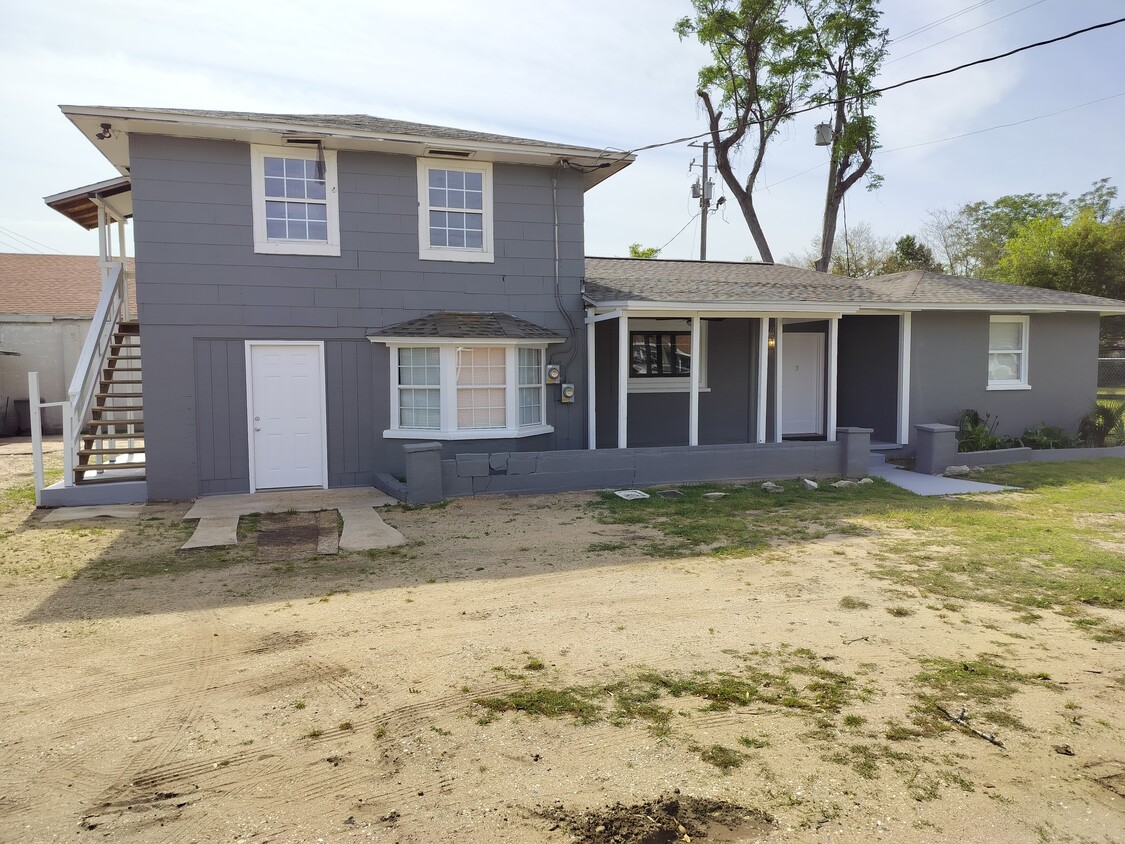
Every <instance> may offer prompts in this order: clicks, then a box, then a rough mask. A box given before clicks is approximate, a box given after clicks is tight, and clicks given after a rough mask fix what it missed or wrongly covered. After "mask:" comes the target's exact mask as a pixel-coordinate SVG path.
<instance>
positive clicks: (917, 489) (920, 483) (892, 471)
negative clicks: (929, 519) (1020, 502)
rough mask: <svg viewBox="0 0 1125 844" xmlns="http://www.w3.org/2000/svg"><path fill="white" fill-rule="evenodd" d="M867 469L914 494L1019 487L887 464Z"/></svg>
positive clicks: (986, 490) (992, 490)
mask: <svg viewBox="0 0 1125 844" xmlns="http://www.w3.org/2000/svg"><path fill="white" fill-rule="evenodd" d="M867 471H868V473H869V474H872V475H874V476H875V477H877V478H882V479H883V480H885V481H889V482H890V483H892V484H894V485H895V486H897V487H902V488H903V489H905V490H907V491H908V492H913V493H914V494H915V495H971V494H973V493H978V492H1008V491H1010V490H1016V489H1019V487H1017V486H1000V485H999V484H984V483H981V482H980V481H967V480H963V479H961V478H946V477H944V476H942V475H923V474H922V473H921V472H908V471H906V470H905V469H900V468H898V467H897V466H891V465H889V464H879V463H876V464H872V466H871V467H870V468H869V469H868V470H867Z"/></svg>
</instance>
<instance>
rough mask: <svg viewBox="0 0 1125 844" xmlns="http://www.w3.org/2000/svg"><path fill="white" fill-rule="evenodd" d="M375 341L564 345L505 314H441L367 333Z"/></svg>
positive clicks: (554, 336)
mask: <svg viewBox="0 0 1125 844" xmlns="http://www.w3.org/2000/svg"><path fill="white" fill-rule="evenodd" d="M367 336H368V338H369V339H371V340H373V341H383V342H386V341H391V340H418V339H426V338H431V337H433V338H443V339H450V340H453V339H465V340H486V339H487V340H494V339H495V340H539V341H542V342H546V343H561V342H562V341H563V340H564V339H565V338H563V337H560V336H559V335H558V334H556V333H555V332H553V331H551V330H550V329H549V328H544V327H543V326H541V325H536V324H535V323H533V322H528V321H527V320H526V319H520V318H519V317H517V316H512V315H511V314H505V313H454V312H451V311H440V312H438V313H433V314H430V315H429V316H424V317H419V318H417V319H410V320H407V321H406V322H400V323H397V324H395V325H388V326H387V327H385V328H378V329H375V330H373V331H369V332H367Z"/></svg>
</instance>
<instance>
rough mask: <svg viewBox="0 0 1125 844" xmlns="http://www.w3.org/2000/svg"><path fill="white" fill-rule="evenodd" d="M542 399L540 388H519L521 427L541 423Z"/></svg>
mask: <svg viewBox="0 0 1125 844" xmlns="http://www.w3.org/2000/svg"><path fill="white" fill-rule="evenodd" d="M542 397H543V390H542V389H541V388H540V387H520V424H521V425H538V424H540V423H541V422H542V421H543V402H542Z"/></svg>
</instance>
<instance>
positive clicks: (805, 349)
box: [781, 332, 824, 436]
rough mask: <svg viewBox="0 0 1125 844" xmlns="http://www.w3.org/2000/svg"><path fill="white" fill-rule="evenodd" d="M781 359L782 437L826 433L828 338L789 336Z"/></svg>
mask: <svg viewBox="0 0 1125 844" xmlns="http://www.w3.org/2000/svg"><path fill="white" fill-rule="evenodd" d="M783 342H784V345H783V348H782V357H781V361H782V363H781V368H782V372H783V375H782V378H781V408H782V411H781V420H782V422H781V433H782V434H789V435H806V436H820V435H821V434H823V433H824V335H823V334H809V333H798V332H793V333H789V332H786V334H785V336H784V341H783Z"/></svg>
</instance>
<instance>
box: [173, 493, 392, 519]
mask: <svg viewBox="0 0 1125 844" xmlns="http://www.w3.org/2000/svg"><path fill="white" fill-rule="evenodd" d="M388 504H398V502H397V501H395V500H394V499H393V498H391V497H390V496H389V495H387V494H386V493H385V492H382V491H380V490H377V489H374V488H372V487H361V488H355V489H282V490H265V491H263V492H254V493H248V492H239V493H234V494H232V495H205V496H204V497H202V498H199V499H197V500H196V502H195V503H194V504H193V505H192V507H191V509H190V510H188V511H187V513H186V514H185V515H184V519H185V521H186V520H188V519H205V518H208V517H209V516H222V515H239V516H245V515H246V514H248V513H285V512H287V511H289V510H295V511H296V512H298V513H312V512H316V511H317V510H339V509H340V508H341V507H349V506H355V507H385V506H387V505H388Z"/></svg>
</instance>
